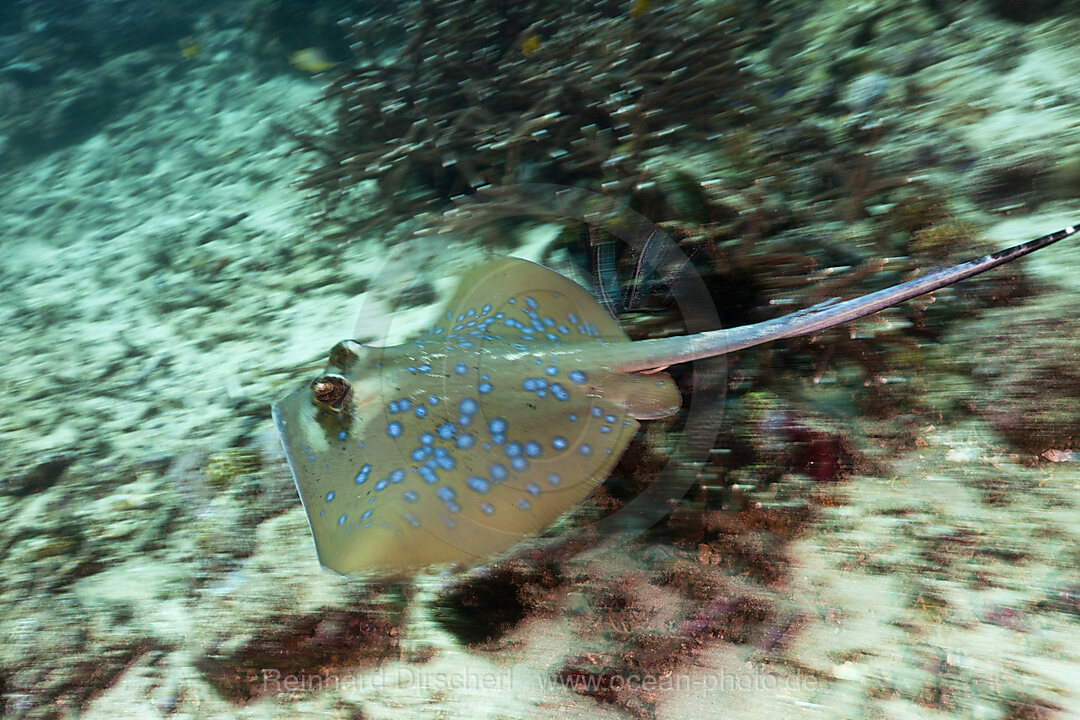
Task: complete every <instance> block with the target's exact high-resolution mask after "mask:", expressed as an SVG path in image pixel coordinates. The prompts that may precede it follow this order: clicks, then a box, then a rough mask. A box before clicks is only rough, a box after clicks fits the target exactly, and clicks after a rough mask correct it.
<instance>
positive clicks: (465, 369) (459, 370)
mask: <svg viewBox="0 0 1080 720" xmlns="http://www.w3.org/2000/svg"><path fill="white" fill-rule="evenodd" d="M454 372H456V373H457V374H458V375H464V374H465V373H467V372H469V368H468V367H466V365H465V363H463V362H459V363H458V364H457V365H455V366H454Z"/></svg>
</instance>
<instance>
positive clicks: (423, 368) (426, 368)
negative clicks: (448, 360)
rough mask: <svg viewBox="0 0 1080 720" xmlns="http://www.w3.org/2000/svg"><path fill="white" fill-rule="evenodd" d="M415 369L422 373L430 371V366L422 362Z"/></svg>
mask: <svg viewBox="0 0 1080 720" xmlns="http://www.w3.org/2000/svg"><path fill="white" fill-rule="evenodd" d="M417 370H419V371H420V372H422V373H426V372H431V366H430V365H428V364H427V363H424V364H423V365H421V366H420V367H418V368H417Z"/></svg>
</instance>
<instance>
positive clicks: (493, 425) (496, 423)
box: [488, 417, 506, 434]
mask: <svg viewBox="0 0 1080 720" xmlns="http://www.w3.org/2000/svg"><path fill="white" fill-rule="evenodd" d="M488 430H490V431H491V432H492V433H495V434H501V433H504V432H506V419H505V418H501V417H497V418H495V419H493V420H492V421H491V422H489V423H488Z"/></svg>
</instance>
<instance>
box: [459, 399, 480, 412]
mask: <svg viewBox="0 0 1080 720" xmlns="http://www.w3.org/2000/svg"><path fill="white" fill-rule="evenodd" d="M479 409H480V406H479V405H477V404H476V401H475V400H473V399H472V398H465V399H464V400H462V401H461V402H460V403H459V404H458V410H460V411H461V412H462V414H464V415H472V414H473V413H475V412H476V411H477V410H479Z"/></svg>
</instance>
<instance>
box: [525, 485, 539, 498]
mask: <svg viewBox="0 0 1080 720" xmlns="http://www.w3.org/2000/svg"><path fill="white" fill-rule="evenodd" d="M525 492H527V493H529V494H530V495H532V496H533V497H536V496H537V495H539V494H540V486H539V485H537V484H536V483H529V484H528V485H526V486H525Z"/></svg>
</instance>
